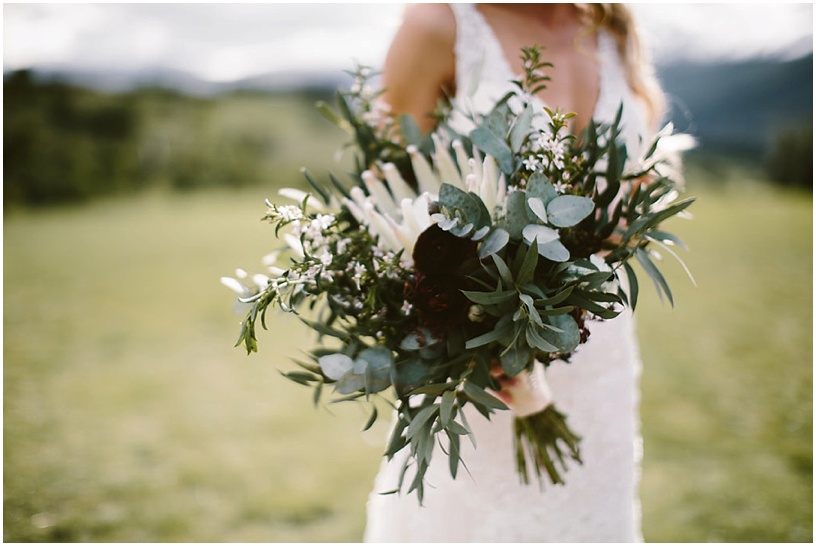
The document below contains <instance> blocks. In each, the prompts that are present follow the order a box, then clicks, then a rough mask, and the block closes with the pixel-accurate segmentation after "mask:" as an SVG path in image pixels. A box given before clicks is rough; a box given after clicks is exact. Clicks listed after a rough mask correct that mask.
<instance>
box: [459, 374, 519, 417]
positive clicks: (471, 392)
mask: <svg viewBox="0 0 816 546" xmlns="http://www.w3.org/2000/svg"><path fill="white" fill-rule="evenodd" d="M463 391H464V393H465V395H467V397H468V398H469V399H470V400H471V401H473V402H475V403H477V404H481V405H483V406H487V407H488V408H492V409H500V410H504V409H508V408H507V406H506V405H505V404H504V402H502V401H501V400H499V399H498V398H496V397H495V396H493V395H492V394H488V393H487V392H485V390H484V389H482V388H481V387H478V386H476V385H474V384H473V383H472V382H470V381H465V383H464V387H463Z"/></svg>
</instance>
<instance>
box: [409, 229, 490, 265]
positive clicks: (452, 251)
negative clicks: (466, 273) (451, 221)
mask: <svg viewBox="0 0 816 546" xmlns="http://www.w3.org/2000/svg"><path fill="white" fill-rule="evenodd" d="M474 256H476V242H475V241H472V240H470V239H464V238H462V237H457V236H456V235H453V234H451V233H448V232H447V231H444V230H443V229H442V228H440V227H439V226H437V225H432V226H431V227H429V228H428V229H426V230H425V231H423V232H422V233H421V234H420V235H419V237H418V238H417V241H416V244H415V245H414V254H413V258H414V264H416V269H417V271H419V272H421V273H423V274H425V275H427V276H435V275H453V273H454V272H455V271H456V269H458V268H459V266H461V265H462V263H463V262H465V260H467V259H469V258H473V257H474Z"/></svg>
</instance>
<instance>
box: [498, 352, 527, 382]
mask: <svg viewBox="0 0 816 546" xmlns="http://www.w3.org/2000/svg"><path fill="white" fill-rule="evenodd" d="M531 357H532V355H531V354H530V349H529V348H527V347H510V348H508V349H507V350H506V351H504V352H502V354H501V357H500V361H501V367H502V369H503V370H504V373H506V374H507V375H509V376H510V377H515V376H516V375H518V374H519V373H521V371H522V370H523V369H524V368H526V367H527V364H529V362H530V358H531Z"/></svg>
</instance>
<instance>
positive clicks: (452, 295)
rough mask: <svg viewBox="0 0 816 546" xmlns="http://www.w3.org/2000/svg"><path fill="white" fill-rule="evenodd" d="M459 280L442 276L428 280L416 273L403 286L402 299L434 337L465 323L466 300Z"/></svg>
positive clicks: (466, 312)
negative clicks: (403, 293) (412, 308)
mask: <svg viewBox="0 0 816 546" xmlns="http://www.w3.org/2000/svg"><path fill="white" fill-rule="evenodd" d="M460 283H461V279H456V278H452V277H447V276H444V275H440V276H435V277H429V276H427V275H423V274H422V273H417V276H416V278H415V279H414V280H413V281H409V282H408V283H406V285H405V299H406V300H407V301H408V302H409V303H411V305H413V306H414V309H416V310H417V314H418V315H419V320H420V322H421V323H422V325H423V326H426V327H427V328H428V329H430V330H431V332H433V333H434V334H435V335H436V334H439V335H440V337H442V336H444V333H445V331H446V330H449V329H451V328H454V327H456V326H458V325H460V324H462V323H463V322H464V321H466V320H467V315H468V309H470V301H469V300H468V299H467V298H466V297H465V295H464V294H462V292H461V289H462V287H461V286H460Z"/></svg>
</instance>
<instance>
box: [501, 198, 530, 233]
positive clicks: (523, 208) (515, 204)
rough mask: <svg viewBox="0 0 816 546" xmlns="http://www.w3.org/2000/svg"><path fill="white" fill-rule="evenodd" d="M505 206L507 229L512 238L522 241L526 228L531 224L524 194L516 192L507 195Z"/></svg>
mask: <svg viewBox="0 0 816 546" xmlns="http://www.w3.org/2000/svg"><path fill="white" fill-rule="evenodd" d="M505 206H506V209H505V228H506V229H507V233H508V234H509V235H510V238H511V239H513V240H516V241H517V240H519V239H521V237H522V231H523V230H524V228H525V226H527V224H529V223H530V220H529V218H528V217H527V201H526V198H525V195H524V192H521V191H514V192H511V193H509V194H507V203H506V205H505Z"/></svg>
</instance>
